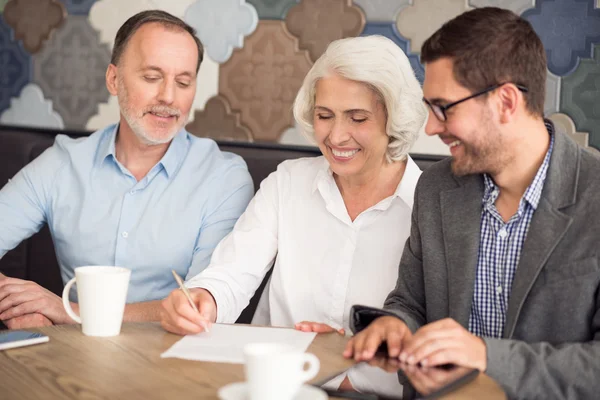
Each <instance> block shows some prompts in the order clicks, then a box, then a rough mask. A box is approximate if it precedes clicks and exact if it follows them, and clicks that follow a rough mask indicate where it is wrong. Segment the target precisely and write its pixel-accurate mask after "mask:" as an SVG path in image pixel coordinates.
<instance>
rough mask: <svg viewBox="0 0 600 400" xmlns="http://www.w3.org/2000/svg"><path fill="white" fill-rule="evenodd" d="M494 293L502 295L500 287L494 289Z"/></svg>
mask: <svg viewBox="0 0 600 400" xmlns="http://www.w3.org/2000/svg"><path fill="white" fill-rule="evenodd" d="M496 293H498V294H502V286H497V287H496Z"/></svg>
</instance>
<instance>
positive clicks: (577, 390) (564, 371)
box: [483, 292, 600, 399]
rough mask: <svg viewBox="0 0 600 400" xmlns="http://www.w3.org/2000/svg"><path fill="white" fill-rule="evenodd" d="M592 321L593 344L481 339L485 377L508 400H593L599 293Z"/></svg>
mask: <svg viewBox="0 0 600 400" xmlns="http://www.w3.org/2000/svg"><path fill="white" fill-rule="evenodd" d="M596 304H597V305H598V306H597V308H596V312H595V314H594V315H593V317H592V326H593V328H594V329H593V332H594V337H593V340H591V341H588V342H581V343H561V344H556V345H555V344H551V343H548V342H539V343H527V342H524V341H520V340H509V339H492V338H483V339H484V341H485V343H486V346H487V365H488V369H487V371H486V374H488V375H489V376H490V377H492V378H493V379H495V380H496V381H498V382H499V383H500V384H501V386H502V387H503V389H504V391H505V392H506V394H507V395H508V398H509V399H596V398H598V395H599V393H600V292H599V293H598V294H597V296H596Z"/></svg>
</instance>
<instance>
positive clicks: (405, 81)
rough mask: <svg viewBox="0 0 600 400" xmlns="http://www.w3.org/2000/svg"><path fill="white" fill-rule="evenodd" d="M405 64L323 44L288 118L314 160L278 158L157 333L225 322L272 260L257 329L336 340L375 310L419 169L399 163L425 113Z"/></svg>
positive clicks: (390, 280)
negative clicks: (312, 145)
mask: <svg viewBox="0 0 600 400" xmlns="http://www.w3.org/2000/svg"><path fill="white" fill-rule="evenodd" d="M422 97H423V94H422V91H421V88H420V86H419V83H418V81H417V79H416V78H415V75H414V72H413V70H412V68H411V66H410V64H409V61H408V59H407V58H406V55H405V54H404V53H403V52H402V50H401V49H400V48H399V47H398V46H396V44H394V43H393V42H392V41H391V40H389V39H387V38H384V37H382V36H368V37H357V38H348V39H341V40H337V41H335V42H333V43H331V44H330V45H329V47H328V48H327V50H326V52H325V53H324V54H323V55H322V56H321V57H320V58H319V59H318V60H317V62H316V63H315V65H314V66H313V67H312V69H311V70H310V71H309V73H308V75H307V76H306V78H305V79H304V83H303V85H302V88H301V89H300V91H299V92H298V95H297V97H296V101H295V103H294V110H293V111H294V117H295V118H296V121H297V123H298V125H299V127H300V128H301V129H302V131H303V132H304V133H305V134H307V135H309V136H310V137H311V138H313V139H314V141H315V142H316V143H317V145H318V146H319V149H320V150H321V152H322V153H323V156H322V157H311V158H302V159H297V160H288V161H285V162H283V163H281V164H280V165H279V166H278V168H277V171H276V172H273V173H272V174H271V175H269V177H267V178H266V179H265V180H264V181H263V182H262V183H261V186H260V190H259V191H258V192H257V193H256V196H255V197H254V199H253V200H252V201H251V202H250V204H249V206H248V208H247V209H246V211H245V213H244V214H243V215H242V216H241V217H240V219H239V220H238V222H237V224H236V225H235V227H234V229H233V231H232V232H231V233H230V234H229V235H228V236H226V237H225V238H224V239H223V240H222V241H221V243H220V244H219V245H218V246H217V248H216V249H215V251H214V253H213V256H212V260H211V263H210V265H209V267H208V268H207V269H206V270H204V271H203V272H201V273H200V274H199V275H197V276H196V277H194V278H192V279H190V280H189V281H188V282H186V286H187V287H188V288H190V289H191V290H190V292H191V293H192V298H193V300H194V302H195V303H196V305H197V306H198V309H199V310H200V313H199V314H198V313H196V312H194V310H193V309H192V307H191V306H190V305H189V304H188V301H187V300H186V298H185V297H184V295H183V293H182V292H181V291H180V290H176V291H173V292H172V293H171V295H170V296H169V297H168V298H167V299H165V300H164V301H163V309H162V319H161V322H162V326H163V327H164V328H165V329H166V330H168V331H171V332H174V333H178V334H190V333H198V332H201V331H202V330H203V324H205V323H206V322H209V323H210V322H215V321H216V322H223V323H232V322H235V320H236V319H237V318H238V316H239V315H240V313H241V311H242V310H243V309H244V308H245V307H246V306H247V305H248V302H249V300H250V298H251V297H252V296H253V294H254V292H255V291H256V289H257V288H258V287H259V285H260V283H261V281H262V280H263V278H264V276H265V274H266V273H267V272H268V271H269V269H270V267H271V266H272V265H273V262H274V263H275V265H274V269H273V275H272V277H271V282H270V285H269V286H268V289H267V290H268V293H267V294H266V296H268V300H267V303H268V307H267V311H266V312H267V314H268V315H267V319H268V320H267V321H266V322H268V323H269V324H271V325H274V326H285V327H296V329H300V330H304V331H317V332H326V331H331V330H337V331H339V332H340V333H343V332H344V331H347V330H348V328H349V311H350V307H351V306H352V305H353V304H365V305H371V306H375V307H380V306H382V305H383V301H384V300H385V297H386V296H387V294H388V293H389V292H390V291H391V290H392V289H393V287H394V285H395V282H396V279H397V276H398V264H399V262H400V257H401V255H402V250H403V247H404V243H405V241H406V239H407V238H408V236H409V232H410V221H411V210H412V205H413V194H414V190H415V186H416V183H417V180H418V178H419V175H420V173H421V171H420V170H419V168H418V167H417V165H416V164H415V163H414V161H413V160H412V159H411V158H410V157H409V156H408V151H409V149H410V147H411V146H412V144H413V143H414V141H415V140H416V138H417V135H418V132H419V130H420V128H421V127H422V125H423V123H424V121H425V118H426V115H427V111H426V109H425V107H424V105H423V102H422Z"/></svg>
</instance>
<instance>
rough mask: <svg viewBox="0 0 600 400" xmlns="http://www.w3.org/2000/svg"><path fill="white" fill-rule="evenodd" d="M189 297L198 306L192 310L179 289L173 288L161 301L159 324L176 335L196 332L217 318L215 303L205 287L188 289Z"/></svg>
mask: <svg viewBox="0 0 600 400" xmlns="http://www.w3.org/2000/svg"><path fill="white" fill-rule="evenodd" d="M189 293H190V297H191V299H192V301H193V303H194V304H195V305H196V307H197V308H198V312H196V311H195V310H194V308H193V307H192V305H191V304H190V302H189V301H188V299H187V297H186V296H185V294H184V293H183V291H182V290H180V289H175V290H173V291H172V292H171V294H170V295H169V296H168V297H167V298H166V299H164V300H163V301H162V303H161V310H160V324H161V325H162V327H163V328H164V329H166V330H167V331H169V332H172V333H175V334H178V335H189V334H196V333H200V332H204V331H205V327H206V326H208V327H210V324H211V323H213V322H215V321H216V319H217V304H216V302H215V299H214V298H213V296H212V295H211V294H210V292H209V291H208V290H206V289H201V288H194V289H189Z"/></svg>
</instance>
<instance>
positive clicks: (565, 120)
mask: <svg viewBox="0 0 600 400" xmlns="http://www.w3.org/2000/svg"><path fill="white" fill-rule="evenodd" d="M548 118H550V119H551V120H552V122H554V125H555V126H556V127H557V128H560V129H562V130H563V131H564V132H566V133H567V134H568V135H569V136H571V138H572V139H573V140H575V141H576V142H577V143H578V144H579V145H580V146H583V147H588V145H589V133H587V132H577V128H576V127H575V123H574V122H573V120H572V119H571V117H569V116H568V115H567V114H563V113H555V114H552V115H550V116H548Z"/></svg>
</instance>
